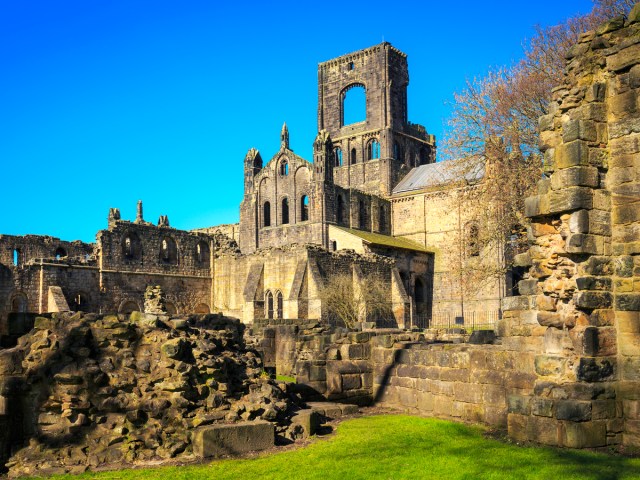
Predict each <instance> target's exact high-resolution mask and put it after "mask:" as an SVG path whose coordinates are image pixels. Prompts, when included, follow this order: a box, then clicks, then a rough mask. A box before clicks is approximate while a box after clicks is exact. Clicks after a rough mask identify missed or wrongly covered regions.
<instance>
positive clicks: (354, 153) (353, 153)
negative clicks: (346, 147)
mask: <svg viewBox="0 0 640 480" xmlns="http://www.w3.org/2000/svg"><path fill="white" fill-rule="evenodd" d="M349 161H350V162H351V165H353V164H355V163H356V149H355V148H352V149H351V158H350V160H349Z"/></svg>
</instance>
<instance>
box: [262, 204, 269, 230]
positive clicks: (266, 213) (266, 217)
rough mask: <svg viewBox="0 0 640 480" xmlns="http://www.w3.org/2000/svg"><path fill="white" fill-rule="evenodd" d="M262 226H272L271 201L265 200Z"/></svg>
mask: <svg viewBox="0 0 640 480" xmlns="http://www.w3.org/2000/svg"><path fill="white" fill-rule="evenodd" d="M262 226H263V227H270V226H271V204H270V203H269V202H264V205H263V206H262Z"/></svg>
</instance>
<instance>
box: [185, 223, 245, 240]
mask: <svg viewBox="0 0 640 480" xmlns="http://www.w3.org/2000/svg"><path fill="white" fill-rule="evenodd" d="M191 231H192V232H194V233H206V234H208V235H215V234H222V235H224V236H226V237H229V238H230V239H232V240H233V241H234V242H236V243H240V224H239V223H227V224H223V225H214V226H213V227H206V228H196V229H194V230H191Z"/></svg>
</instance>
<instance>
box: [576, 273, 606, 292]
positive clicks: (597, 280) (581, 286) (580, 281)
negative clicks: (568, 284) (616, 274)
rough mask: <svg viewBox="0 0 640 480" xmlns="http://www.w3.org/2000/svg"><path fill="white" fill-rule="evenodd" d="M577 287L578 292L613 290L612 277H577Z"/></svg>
mask: <svg viewBox="0 0 640 480" xmlns="http://www.w3.org/2000/svg"><path fill="white" fill-rule="evenodd" d="M576 285H577V287H578V290H605V291H610V290H611V285H612V284H611V277H596V276H587V277H577V278H576Z"/></svg>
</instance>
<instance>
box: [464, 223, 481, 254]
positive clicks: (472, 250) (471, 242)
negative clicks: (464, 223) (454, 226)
mask: <svg viewBox="0 0 640 480" xmlns="http://www.w3.org/2000/svg"><path fill="white" fill-rule="evenodd" d="M478 234H479V230H478V226H477V225H471V227H469V238H468V243H467V246H468V248H469V255H470V256H471V257H477V256H478V255H480V245H479V243H478Z"/></svg>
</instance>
